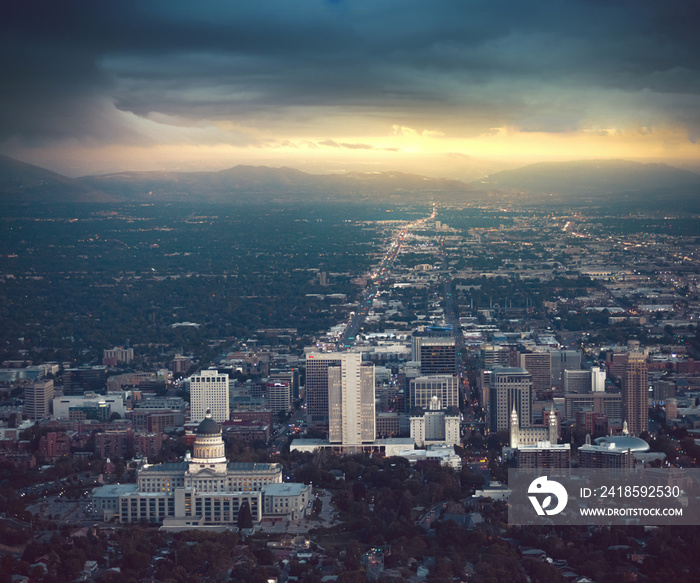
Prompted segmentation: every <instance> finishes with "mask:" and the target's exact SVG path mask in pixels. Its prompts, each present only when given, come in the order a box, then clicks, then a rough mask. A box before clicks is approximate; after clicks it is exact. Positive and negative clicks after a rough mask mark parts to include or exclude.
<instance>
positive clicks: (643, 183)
mask: <svg viewBox="0 0 700 583" xmlns="http://www.w3.org/2000/svg"><path fill="white" fill-rule="evenodd" d="M0 201H1V202H4V203H42V204H45V203H51V202H56V203H62V202H153V203H157V202H194V203H196V202H202V203H239V202H253V203H283V202H302V201H303V202H322V201H327V202H332V201H358V202H362V201H365V202H384V203H392V202H398V203H401V202H405V203H415V202H425V201H438V202H440V201H442V202H464V203H479V202H487V201H490V202H507V203H515V204H518V205H520V204H524V205H535V206H542V205H548V206H568V207H572V208H576V207H589V208H602V209H610V210H615V211H620V210H630V211H631V210H634V209H637V210H667V209H672V210H675V211H682V212H694V213H700V175H699V174H695V173H693V172H688V171H686V170H680V169H678V168H674V167H672V166H668V165H666V164H640V163H636V162H627V161H621V160H587V161H577V162H543V163H539V164H531V165H529V166H524V167H522V168H518V169H516V170H509V171H505V172H498V173H496V174H492V175H491V176H489V177H487V178H485V179H483V180H480V181H478V182H473V183H471V184H467V183H464V182H460V181H458V180H449V179H445V178H429V177H426V176H420V175H417V174H406V173H402V172H349V173H347V174H327V175H318V174H308V173H306V172H302V171H301V170H296V169H293V168H287V167H281V168H270V167H267V166H245V165H239V166H234V167H232V168H228V169H226V170H221V171H218V172H162V171H152V172H121V173H114V174H105V175H96V176H84V177H82V178H78V179H71V178H67V177H65V176H61V175H60V174H57V173H55V172H50V171H49V170H45V169H43V168H40V167H38V166H33V165H31V164H26V163H24V162H19V161H17V160H13V159H11V158H8V157H7V156H0Z"/></svg>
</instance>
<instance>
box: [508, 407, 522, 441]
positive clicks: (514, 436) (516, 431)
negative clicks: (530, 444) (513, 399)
mask: <svg viewBox="0 0 700 583" xmlns="http://www.w3.org/2000/svg"><path fill="white" fill-rule="evenodd" d="M519 445H520V421H519V420H518V412H517V411H516V410H515V405H513V411H511V413H510V447H512V448H513V449H518V447H519Z"/></svg>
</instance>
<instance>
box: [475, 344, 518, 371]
mask: <svg viewBox="0 0 700 583" xmlns="http://www.w3.org/2000/svg"><path fill="white" fill-rule="evenodd" d="M510 353H511V350H510V348H508V347H504V346H499V345H497V344H488V345H486V346H484V348H483V349H482V350H481V358H482V360H483V363H484V368H485V369H487V370H491V369H492V368H493V367H494V366H510V365H511V361H510Z"/></svg>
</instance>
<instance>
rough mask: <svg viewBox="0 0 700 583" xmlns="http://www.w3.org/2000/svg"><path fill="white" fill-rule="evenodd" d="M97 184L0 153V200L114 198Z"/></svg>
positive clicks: (29, 201) (17, 201)
mask: <svg viewBox="0 0 700 583" xmlns="http://www.w3.org/2000/svg"><path fill="white" fill-rule="evenodd" d="M117 200H118V199H117V198H116V197H114V196H111V195H108V194H105V193H104V192H102V191H100V190H99V188H95V187H93V186H91V185H89V184H85V183H83V182H79V181H77V180H73V179H71V178H67V177H66V176H62V175H61V174H57V173H56V172H51V171H50V170H46V169H44V168H40V167H39V166H34V165H33V164H26V163H25V162H20V161H18V160H14V159H13V158H9V157H7V156H2V155H0V203H4V204H17V203H19V204H23V203H24V204H26V203H52V202H53V203H74V202H81V203H82V202H115V201H117Z"/></svg>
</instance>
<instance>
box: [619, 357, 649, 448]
mask: <svg viewBox="0 0 700 583" xmlns="http://www.w3.org/2000/svg"><path fill="white" fill-rule="evenodd" d="M622 397H623V405H624V417H625V421H627V429H628V431H629V433H630V435H633V436H639V434H640V433H642V431H647V430H648V429H649V372H648V369H647V362H646V356H645V354H644V353H643V352H630V353H629V354H628V357H627V365H626V366H625V373H624V375H623V376H622Z"/></svg>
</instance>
